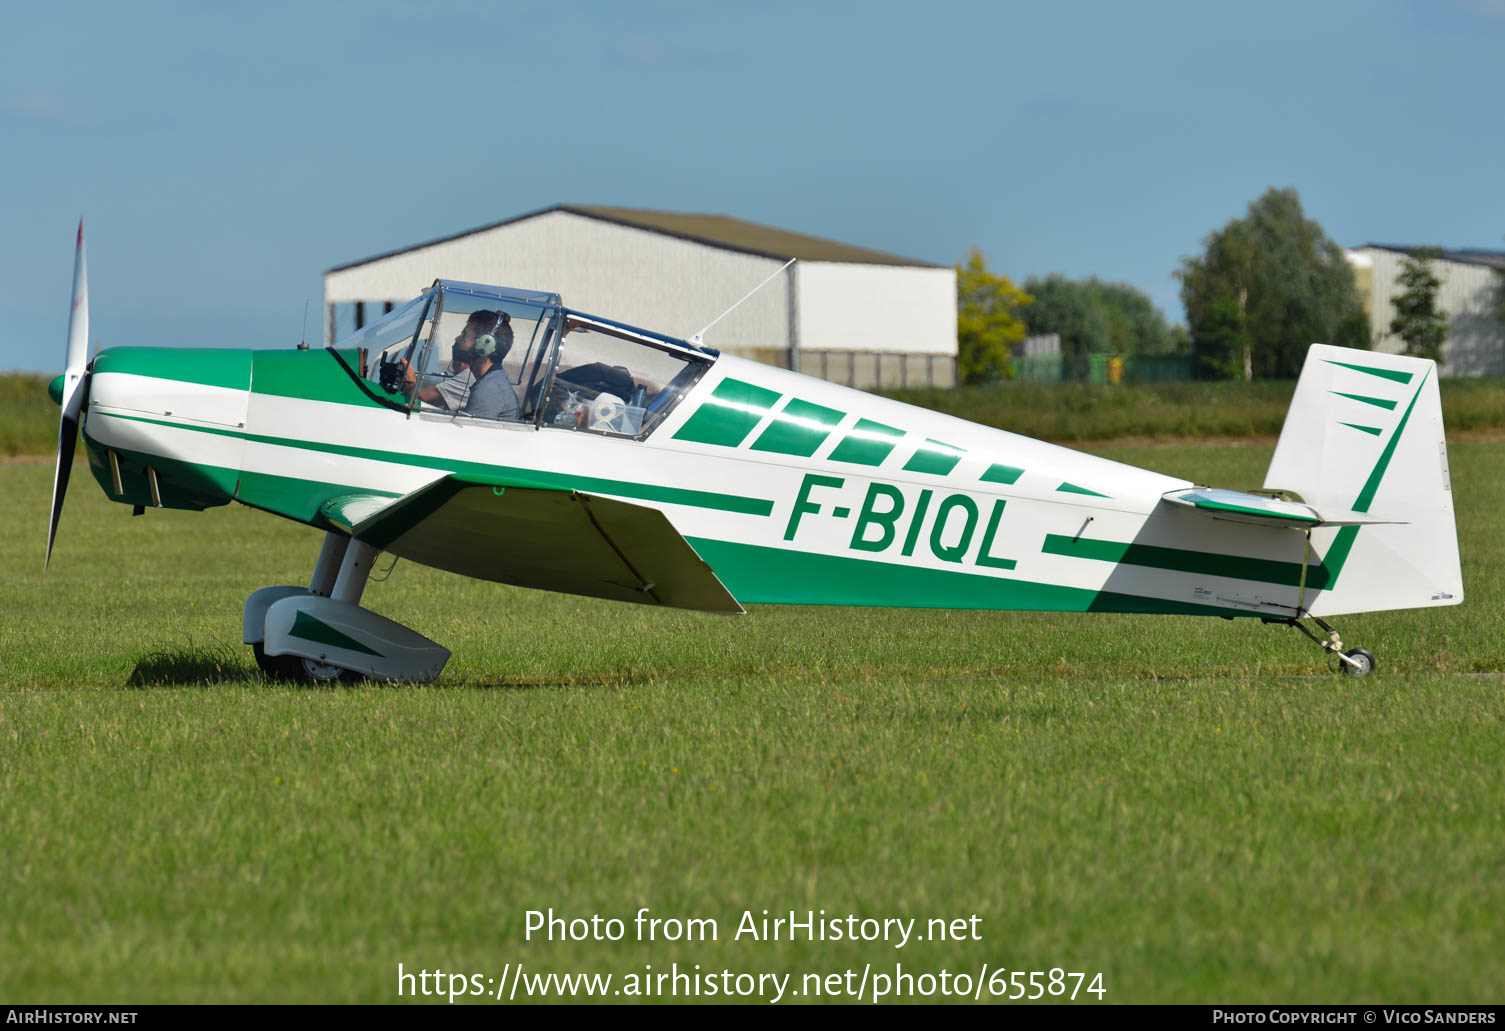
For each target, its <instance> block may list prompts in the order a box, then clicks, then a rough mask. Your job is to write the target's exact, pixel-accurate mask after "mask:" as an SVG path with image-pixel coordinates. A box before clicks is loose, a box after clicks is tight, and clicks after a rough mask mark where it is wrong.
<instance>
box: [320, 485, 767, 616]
mask: <svg viewBox="0 0 1505 1031" xmlns="http://www.w3.org/2000/svg"><path fill="white" fill-rule="evenodd" d="M324 515H325V516H326V517H327V518H328V519H329V520H330V522H332V523H334V524H335V525H336V526H339V527H340V528H341V529H344V530H346V531H347V532H349V533H350V534H351V536H353V537H355V538H356V539H357V540H361V541H364V542H366V543H367V544H370V545H373V546H374V547H377V548H380V549H382V550H383V551H389V552H391V553H392V554H394V555H398V556H400V557H402V558H406V559H409V560H411V561H414V562H418V563H421V564H423V565H426V566H434V567H435V568H438V569H447V570H449V571H451V572H454V573H460V574H462V575H464V576H473V577H477V578H479V579H482V580H493V581H496V582H498V583H507V584H514V585H516V586H519V587H533V588H538V589H540V590H545V591H559V592H561V593H564V594H580V595H585V596H587V597H593V598H610V599H612V600H615V601H630V602H637V603H638V604H644V605H665V606H670V607H673V608H683V609H697V610H700V611H703V612H724V613H740V612H741V611H742V606H741V605H739V604H738V603H737V599H735V598H733V597H732V596H731V594H730V593H729V592H728V591H727V589H726V588H725V587H724V586H723V585H722V583H721V581H720V580H718V579H717V578H716V574H715V573H714V572H712V571H711V567H710V566H708V565H706V563H705V562H704V561H702V560H701V558H700V556H699V555H697V554H696V553H695V549H694V548H692V547H690V545H689V543H688V542H687V541H686V540H685V539H684V537H682V536H680V533H679V531H678V530H676V529H675V528H674V526H673V524H671V523H670V522H669V520H668V518H667V517H666V516H665V515H664V514H663V513H662V512H660V511H659V510H658V509H655V508H648V507H646V506H644V505H635V504H632V503H630V502H626V501H618V500H616V499H615V498H605V497H600V496H598V495H594V494H584V493H581V492H579V491H568V490H557V489H548V488H540V487H536V486H532V485H517V484H516V483H515V482H514V481H511V480H506V479H500V478H481V477H465V476H446V477H444V478H443V479H440V480H436V481H435V482H433V483H431V484H429V485H428V486H426V487H423V488H421V489H419V490H416V491H414V492H413V493H411V494H408V495H406V496H404V497H401V498H396V499H393V498H384V497H380V496H377V495H346V496H344V497H340V498H335V499H333V500H332V501H330V502H328V503H327V504H326V505H325V506H324Z"/></svg>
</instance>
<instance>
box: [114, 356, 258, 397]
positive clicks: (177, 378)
mask: <svg viewBox="0 0 1505 1031" xmlns="http://www.w3.org/2000/svg"><path fill="white" fill-rule="evenodd" d="M254 353H256V352H253V351H249V350H247V349H245V348H233V347H108V348H106V349H105V350H103V351H100V352H99V354H97V355H95V357H94V364H93V367H92V368H93V372H94V375H96V376H100V375H104V374H106V373H112V372H114V373H125V374H128V375H131V376H151V377H153V378H154V379H168V380H173V381H174V382H177V383H201V384H203V385H204V386H206V387H224V388H226V389H229V390H249V389H250V388H251V356H252V354H254Z"/></svg>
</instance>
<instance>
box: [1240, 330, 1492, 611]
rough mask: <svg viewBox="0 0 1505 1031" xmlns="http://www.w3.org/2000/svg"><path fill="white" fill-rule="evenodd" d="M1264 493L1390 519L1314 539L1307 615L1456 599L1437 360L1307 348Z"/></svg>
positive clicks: (1457, 576) (1457, 575) (1457, 574)
mask: <svg viewBox="0 0 1505 1031" xmlns="http://www.w3.org/2000/svg"><path fill="white" fill-rule="evenodd" d="M1265 486H1266V487H1267V488H1270V489H1273V490H1287V491H1292V492H1294V493H1296V494H1299V495H1300V496H1301V497H1302V499H1303V500H1304V501H1306V503H1307V504H1309V505H1311V506H1312V507H1313V508H1315V509H1317V511H1318V512H1321V511H1322V510H1323V509H1324V508H1328V509H1332V510H1344V509H1347V510H1352V511H1354V512H1362V513H1367V514H1370V515H1373V516H1377V517H1381V518H1384V519H1393V520H1396V521H1397V523H1396V524H1395V525H1383V526H1344V527H1336V528H1335V527H1323V528H1319V529H1317V530H1313V531H1312V548H1313V555H1312V560H1311V561H1312V569H1311V570H1310V574H1309V576H1308V580H1307V593H1306V606H1307V608H1308V609H1309V610H1310V611H1311V613H1312V614H1313V615H1316V616H1325V615H1335V614H1339V613H1344V612H1369V611H1374V610H1379V609H1401V608H1424V607H1429V606H1434V605H1456V604H1458V603H1459V602H1461V601H1462V600H1463V574H1462V571H1461V570H1460V568H1459V564H1458V532H1457V529H1456V527H1455V525H1454V522H1453V490H1452V483H1451V480H1450V478H1449V472H1448V453H1447V440H1446V438H1445V436H1444V434H1443V428H1442V400H1441V395H1440V394H1439V392H1438V389H1437V366H1436V364H1435V363H1434V362H1431V361H1428V360H1426V359H1424V358H1411V357H1407V356H1405V355H1396V354H1383V353H1380V352H1376V351H1356V350H1352V349H1350V348H1345V347H1330V346H1327V345H1325V344H1314V345H1312V347H1311V349H1310V350H1309V351H1308V352H1307V357H1306V364H1305V365H1303V366H1302V369H1301V379H1300V381H1299V382H1298V383H1297V384H1296V394H1295V396H1294V397H1293V398H1291V409H1290V411H1289V412H1288V413H1287V414H1286V421H1285V425H1284V426H1283V427H1282V428H1281V431H1280V442H1279V443H1278V444H1277V445H1276V446H1275V457H1274V458H1273V459H1272V460H1271V462H1270V471H1269V472H1268V473H1267V474H1266V475H1265ZM1319 556H1320V559H1319ZM1319 561H1320V565H1319Z"/></svg>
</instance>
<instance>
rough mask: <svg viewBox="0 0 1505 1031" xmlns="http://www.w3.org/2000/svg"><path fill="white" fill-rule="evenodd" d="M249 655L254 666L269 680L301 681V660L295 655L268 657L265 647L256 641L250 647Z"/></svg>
mask: <svg viewBox="0 0 1505 1031" xmlns="http://www.w3.org/2000/svg"><path fill="white" fill-rule="evenodd" d="M251 654H252V655H254V656H255V657H256V665H257V666H258V667H260V669H261V672H263V673H265V674H266V675H267V677H268V678H269V679H271V680H302V679H303V660H302V659H300V658H298V656H296V655H268V654H267V652H266V645H265V644H264V643H263V642H261V641H257V642H256V643H255V644H253V645H251Z"/></svg>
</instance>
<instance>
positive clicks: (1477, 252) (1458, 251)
mask: <svg viewBox="0 0 1505 1031" xmlns="http://www.w3.org/2000/svg"><path fill="white" fill-rule="evenodd" d="M1364 247H1368V248H1372V249H1373V250H1377V251H1391V252H1393V253H1395V254H1406V255H1409V254H1411V253H1412V252H1413V251H1418V250H1421V245H1420V244H1417V245H1404V244H1392V243H1366V244H1365V245H1364ZM1356 249H1357V250H1363V249H1364V248H1356ZM1440 250H1441V252H1442V253H1441V256H1442V260H1443V261H1456V262H1458V263H1459V264H1461V265H1483V266H1486V267H1488V268H1492V269H1497V270H1499V271H1501V272H1505V251H1488V250H1483V249H1481V248H1478V247H1458V248H1451V247H1443V248H1440Z"/></svg>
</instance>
